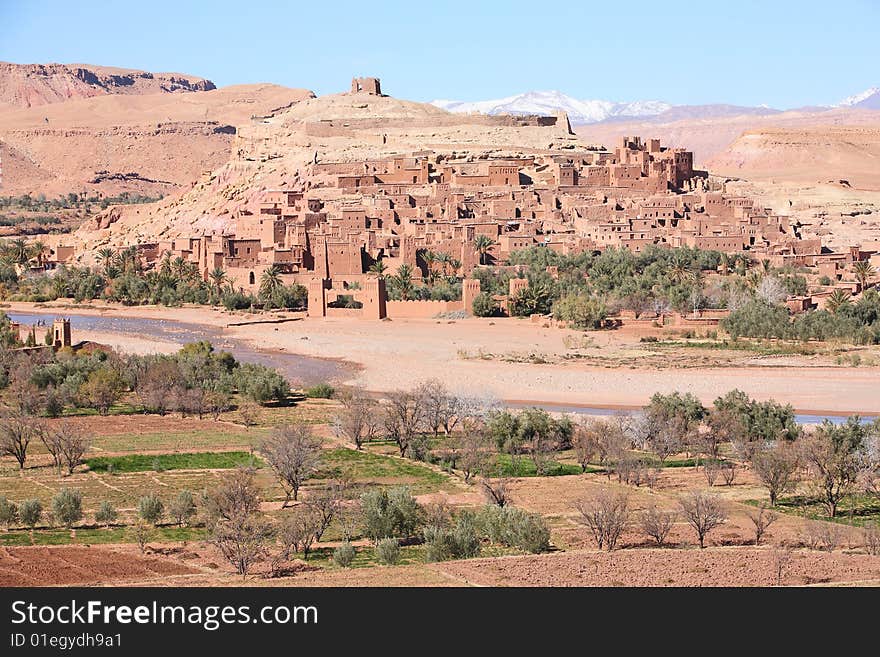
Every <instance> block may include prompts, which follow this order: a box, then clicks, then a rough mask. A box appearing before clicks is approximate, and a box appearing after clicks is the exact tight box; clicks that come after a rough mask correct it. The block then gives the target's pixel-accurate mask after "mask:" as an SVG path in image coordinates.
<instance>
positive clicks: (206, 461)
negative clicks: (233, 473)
mask: <svg viewBox="0 0 880 657" xmlns="http://www.w3.org/2000/svg"><path fill="white" fill-rule="evenodd" d="M86 465H87V466H88V467H89V469H90V470H91V471H92V472H101V473H106V472H110V471H112V472H147V471H150V470H152V471H154V472H163V471H165V470H221V469H228V468H237V467H240V466H253V467H257V468H260V467H263V465H264V463H263V461H262V460H261V459H260V458H259V457H257V456H254V455H253V454H251V453H250V452H192V453H178V454H152V455H151V454H127V455H126V456H96V457H94V458H90V459H86Z"/></svg>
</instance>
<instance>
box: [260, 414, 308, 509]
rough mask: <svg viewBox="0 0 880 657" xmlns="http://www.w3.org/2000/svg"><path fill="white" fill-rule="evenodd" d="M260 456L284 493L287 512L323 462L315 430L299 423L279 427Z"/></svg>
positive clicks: (261, 449) (266, 443) (263, 443)
mask: <svg viewBox="0 0 880 657" xmlns="http://www.w3.org/2000/svg"><path fill="white" fill-rule="evenodd" d="M258 451H259V452H260V454H262V455H263V457H264V458H265V459H266V461H268V463H269V465H270V466H271V467H272V470H273V471H274V472H275V475H276V476H277V477H278V480H279V481H280V482H281V487H282V488H283V489H284V495H285V498H284V504H282V505H281V508H282V509H283V508H286V507H287V505H288V504H289V503H290V500H291V498H292V499H293V500H294V501H296V500H297V498H298V496H299V489H300V487H301V486H302V484H303V482H304V481H305V480H306V479H308V478H309V477H311V476H312V474H314V472H315V471H316V470H317V469H318V465H319V464H320V462H321V441H320V440H318V438H317V437H316V436H315V434H314V432H313V431H312V427H311V426H310V425H308V424H305V423H304V422H296V423H293V424H286V425H283V426H280V427H277V428H276V429H275V430H274V431H273V432H272V434H271V435H270V436H269V437H268V438H267V439H266V440H264V441H263V442H262V443H260V446H259V450H258Z"/></svg>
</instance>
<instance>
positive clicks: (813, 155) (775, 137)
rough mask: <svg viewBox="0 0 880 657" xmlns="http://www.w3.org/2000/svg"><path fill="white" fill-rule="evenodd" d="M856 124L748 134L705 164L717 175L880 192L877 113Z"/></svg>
mask: <svg viewBox="0 0 880 657" xmlns="http://www.w3.org/2000/svg"><path fill="white" fill-rule="evenodd" d="M875 114H877V116H876V122H875V123H874V124H873V125H871V124H861V125H838V124H832V125H816V126H804V127H796V126H791V127H789V126H785V127H772V128H763V129H758V130H750V131H747V132H745V133H743V134H742V135H741V136H739V137H738V138H737V139H736V140H735V141H734V142H733V143H732V144H731V145H730V146H729V147H728V148H726V149H725V150H723V151H721V152H720V153H718V154H717V155H715V156H714V157H712V158H710V159H709V160H708V162H707V164H708V166H709V168H710V169H711V170H712V171H713V172H717V173H719V174H724V175H730V176H736V177H741V178H748V179H750V180H758V179H768V178H772V179H777V180H786V181H801V182H822V183H824V182H827V181H837V182H839V181H846V182H844V183H842V184H844V185H846V186H851V187H854V188H858V189H869V190H880V113H875Z"/></svg>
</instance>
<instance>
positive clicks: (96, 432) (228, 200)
mask: <svg viewBox="0 0 880 657" xmlns="http://www.w3.org/2000/svg"><path fill="white" fill-rule="evenodd" d="M193 93H214V92H212V91H197V92H193ZM47 121H48V119H47ZM160 127H161V126H160ZM229 132H230V133H231V134H233V135H234V136H233V137H232V138H231V145H232V146H231V151H230V153H229V159H228V161H227V162H226V163H225V164H222V165H221V166H219V167H218V168H216V169H213V170H211V171H207V172H205V173H204V174H203V175H202V176H201V177H200V178H199V179H198V180H196V181H195V182H193V183H192V184H191V185H189V186H187V188H185V189H183V190H181V191H179V192H177V193H173V194H169V195H167V196H165V197H164V198H161V199H159V200H153V201H152V202H149V203H130V204H125V203H120V204H116V205H111V206H110V207H107V208H105V209H103V210H102V211H100V212H98V213H96V214H95V215H94V216H90V217H89V218H87V219H86V221H84V222H83V223H82V225H81V226H79V227H78V228H76V229H75V230H74V231H73V232H69V233H61V234H55V235H48V236H45V237H44V236H40V237H39V238H38V239H32V238H29V239H11V240H8V241H6V242H5V243H4V244H3V247H2V256H3V262H2V267H0V279H2V282H0V287H2V289H0V296H2V299H3V310H4V312H5V316H4V317H3V318H2V321H0V341H2V343H3V347H2V354H0V362H2V367H0V369H2V377H0V382H2V384H3V391H2V396H3V407H4V410H3V414H2V418H0V454H2V458H0V585H5V586H12V585H18V586H38V585H58V584H86V585H92V584H95V585H97V584H114V585H128V584H131V585H143V584H149V585H169V586H214V585H223V584H235V585H238V584H242V583H244V584H247V585H255V586H313V585H314V586H322V585H344V586H391V585H428V586H448V585H454V586H462V585H514V586H524V585H549V586H554V585H571V584H574V585H603V586H604V585H636V586H638V585H642V586H648V585H650V586H666V585H677V586H705V585H746V586H777V585H778V586H790V585H804V584H877V583H878V582H880V530H878V525H877V522H878V519H880V493H878V488H877V476H878V474H880V422H878V421H876V420H875V417H877V416H878V415H880V404H878V395H877V389H878V388H877V383H878V381H880V379H878V374H877V372H878V370H877V367H878V366H880V347H878V346H877V345H878V343H880V294H878V291H877V284H878V276H877V269H878V267H880V241H878V240H877V239H860V240H857V241H855V242H854V243H852V244H844V245H841V244H839V243H836V244H832V245H829V244H825V243H823V239H822V236H821V235H819V234H817V232H818V231H816V230H815V226H813V225H810V224H809V223H808V222H804V221H802V220H801V219H800V218H794V217H792V216H789V215H786V214H785V213H783V212H778V211H774V210H771V209H770V208H768V207H764V206H763V205H762V204H761V203H760V202H758V201H756V200H755V199H754V198H751V197H749V196H748V195H744V194H742V193H737V192H735V191H728V187H729V180H727V179H725V178H724V177H720V176H715V175H712V173H711V172H710V171H704V170H699V169H696V168H695V166H694V156H693V153H692V152H691V151H689V150H687V149H685V148H671V147H667V146H665V145H664V144H662V143H661V141H660V140H659V139H656V138H653V137H650V136H646V137H642V136H634V135H627V136H624V135H620V136H619V138H618V139H617V141H616V142H614V143H611V144H607V145H598V144H590V143H588V142H587V141H585V140H583V139H581V138H579V137H578V136H577V135H576V134H575V133H574V132H573V131H572V128H571V126H570V124H569V120H568V117H567V116H566V115H565V113H563V112H558V113H556V114H554V115H552V116H543V115H497V116H489V115H482V114H451V113H448V112H446V111H443V110H440V109H438V108H435V107H432V106H429V105H422V104H419V103H411V102H407V101H401V100H397V99H394V98H392V97H390V96H388V95H385V94H384V93H383V90H382V87H381V83H380V80H379V79H377V78H370V77H366V78H355V79H353V80H352V82H351V88H350V91H348V92H345V93H340V94H332V95H327V96H320V97H315V96H314V95H313V94H310V95H308V96H305V97H303V98H302V99H301V100H297V101H294V102H291V103H289V104H287V105H284V106H282V107H280V108H278V109H274V110H273V111H271V112H269V113H267V114H263V115H254V116H252V117H251V118H250V120H249V121H245V122H243V123H242V124H241V125H238V126H235V128H233V129H231V130H230V131H229ZM5 173H6V174H7V175H8V173H9V164H8V163H7V164H6V171H5Z"/></svg>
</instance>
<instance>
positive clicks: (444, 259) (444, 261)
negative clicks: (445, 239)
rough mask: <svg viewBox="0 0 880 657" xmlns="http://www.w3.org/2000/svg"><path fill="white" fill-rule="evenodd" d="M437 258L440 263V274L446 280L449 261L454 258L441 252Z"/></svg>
mask: <svg viewBox="0 0 880 657" xmlns="http://www.w3.org/2000/svg"><path fill="white" fill-rule="evenodd" d="M436 258H437V262H439V263H440V273H441V274H442V275H443V277H444V278H445V277H446V268H447V267H448V266H449V261H450V260H451V259H452V256H450V255H449V254H448V253H446V252H445V251H441V252H440V253H438V254H436Z"/></svg>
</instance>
